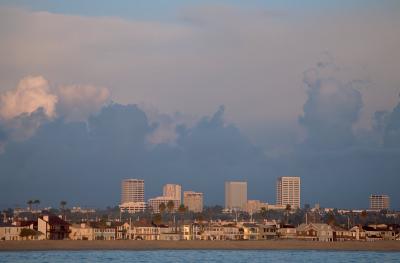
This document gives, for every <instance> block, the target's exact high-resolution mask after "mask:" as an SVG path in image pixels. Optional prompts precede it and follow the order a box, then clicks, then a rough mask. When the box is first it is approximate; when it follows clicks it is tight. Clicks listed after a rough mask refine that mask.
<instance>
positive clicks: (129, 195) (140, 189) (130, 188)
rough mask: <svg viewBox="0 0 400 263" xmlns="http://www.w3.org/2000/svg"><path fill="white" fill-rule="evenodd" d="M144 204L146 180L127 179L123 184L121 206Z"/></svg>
mask: <svg viewBox="0 0 400 263" xmlns="http://www.w3.org/2000/svg"><path fill="white" fill-rule="evenodd" d="M128 202H144V180H141V179H125V180H122V183H121V204H123V203H128Z"/></svg>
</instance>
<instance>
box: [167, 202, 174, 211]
mask: <svg viewBox="0 0 400 263" xmlns="http://www.w3.org/2000/svg"><path fill="white" fill-rule="evenodd" d="M167 208H168V212H169V213H172V212H173V211H174V208H175V204H174V201H172V200H169V201H168V203H167Z"/></svg>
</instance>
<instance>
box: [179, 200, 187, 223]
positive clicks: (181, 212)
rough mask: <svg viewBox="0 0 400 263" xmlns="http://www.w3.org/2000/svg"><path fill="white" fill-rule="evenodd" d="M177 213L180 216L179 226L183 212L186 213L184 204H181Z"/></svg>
mask: <svg viewBox="0 0 400 263" xmlns="http://www.w3.org/2000/svg"><path fill="white" fill-rule="evenodd" d="M178 212H179V213H180V215H181V225H183V216H184V214H185V212H186V207H185V205H184V204H181V205H180V206H179V208H178Z"/></svg>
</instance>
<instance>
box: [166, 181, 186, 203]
mask: <svg viewBox="0 0 400 263" xmlns="http://www.w3.org/2000/svg"><path fill="white" fill-rule="evenodd" d="M181 192H182V187H181V186H180V185H179V184H166V185H164V187H163V196H164V197H170V198H171V199H174V200H179V204H181V200H182V197H181V195H182V193H181Z"/></svg>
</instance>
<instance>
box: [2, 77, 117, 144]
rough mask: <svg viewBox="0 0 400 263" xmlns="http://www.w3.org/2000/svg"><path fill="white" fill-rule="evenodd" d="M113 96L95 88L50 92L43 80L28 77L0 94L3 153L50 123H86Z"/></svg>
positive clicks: (64, 88)
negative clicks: (55, 121)
mask: <svg viewBox="0 0 400 263" xmlns="http://www.w3.org/2000/svg"><path fill="white" fill-rule="evenodd" d="M109 98H110V92H109V91H108V89H106V88H103V87H96V86H93V85H69V86H60V87H59V88H57V89H55V91H54V89H53V90H51V88H50V86H49V83H48V81H47V80H46V79H45V78H44V77H42V76H27V77H25V78H23V79H22V80H20V81H19V83H18V85H17V86H16V87H15V88H14V89H11V90H8V91H5V92H3V93H0V150H1V152H4V149H5V146H6V144H7V142H9V141H22V140H26V139H28V138H29V137H31V136H32V135H34V133H35V131H36V130H37V129H38V128H39V127H40V126H41V125H42V124H44V123H46V122H47V121H51V120H54V119H56V118H57V117H62V118H63V120H66V121H86V120H87V118H88V117H89V116H90V115H92V114H96V113H97V112H98V111H100V109H101V108H102V107H103V106H104V105H105V104H106V103H107V102H108V101H109Z"/></svg>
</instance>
